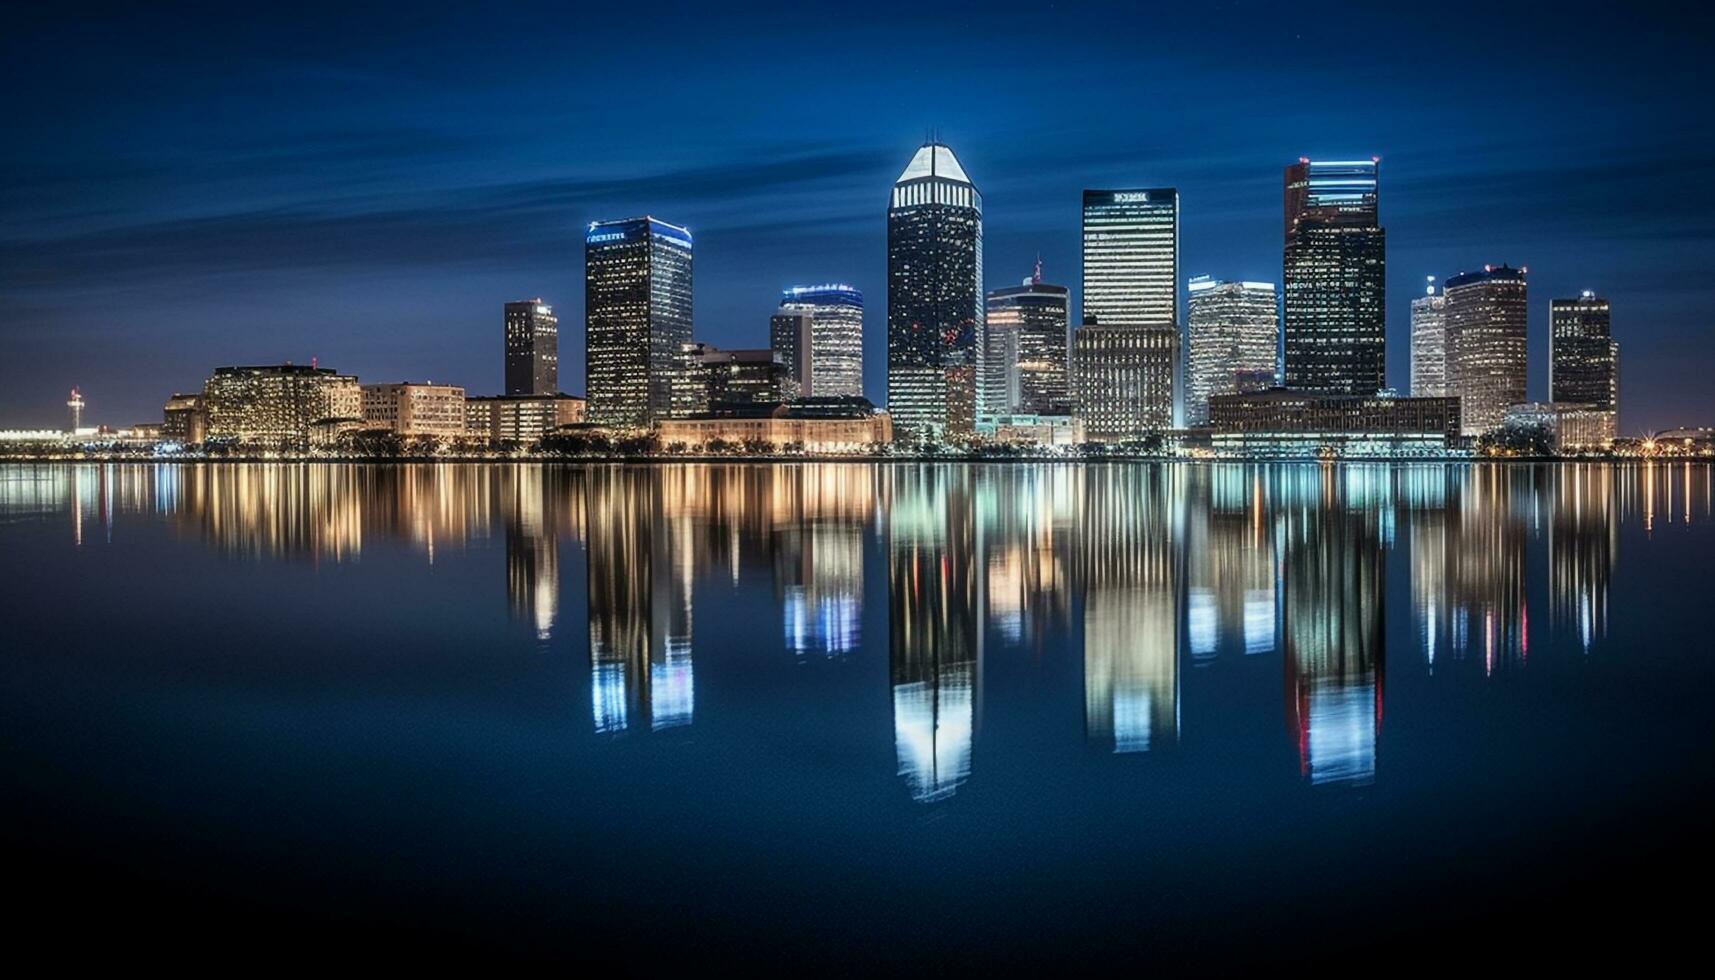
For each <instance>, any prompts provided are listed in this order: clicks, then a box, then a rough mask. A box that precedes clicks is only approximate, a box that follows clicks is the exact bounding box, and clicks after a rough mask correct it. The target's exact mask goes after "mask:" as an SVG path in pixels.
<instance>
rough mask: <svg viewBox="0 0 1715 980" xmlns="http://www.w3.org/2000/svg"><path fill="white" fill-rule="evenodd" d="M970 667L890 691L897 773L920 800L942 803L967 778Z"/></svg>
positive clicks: (945, 671)
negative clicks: (891, 694) (929, 680)
mask: <svg viewBox="0 0 1715 980" xmlns="http://www.w3.org/2000/svg"><path fill="white" fill-rule="evenodd" d="M974 730H975V729H974V726H973V724H972V698H971V668H970V665H969V664H968V663H966V664H961V665H958V666H953V667H948V668H945V669H943V670H941V671H940V672H939V676H938V678H937V679H936V680H935V681H933V682H923V681H918V682H916V683H911V684H897V685H895V686H894V688H893V737H894V745H895V748H896V750H897V751H898V753H899V775H901V776H904V777H905V778H906V780H907V781H908V782H909V783H910V785H911V796H912V798H913V799H916V800H920V801H922V802H925V803H926V802H930V801H932V800H940V799H945V798H946V797H949V796H951V795H953V790H954V789H955V788H957V787H958V785H959V783H961V782H963V781H964V780H965V778H966V777H967V776H969V775H970V774H971V738H972V734H973V732H974Z"/></svg>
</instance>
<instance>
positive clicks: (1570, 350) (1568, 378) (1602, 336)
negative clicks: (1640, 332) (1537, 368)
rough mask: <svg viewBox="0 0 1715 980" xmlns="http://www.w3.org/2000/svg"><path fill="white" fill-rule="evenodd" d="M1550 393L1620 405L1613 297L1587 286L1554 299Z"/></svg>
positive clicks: (1559, 398) (1602, 407)
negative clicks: (1567, 296)
mask: <svg viewBox="0 0 1715 980" xmlns="http://www.w3.org/2000/svg"><path fill="white" fill-rule="evenodd" d="M1548 327H1549V357H1548V390H1549V398H1550V399H1551V400H1553V401H1555V402H1566V403H1572V404H1582V405H1590V406H1592V407H1594V408H1596V409H1597V410H1599V411H1603V412H1618V411H1619V409H1620V345H1619V344H1618V343H1616V342H1615V341H1614V339H1613V337H1612V336H1611V335H1610V334H1609V322H1608V301H1607V300H1605V299H1603V298H1602V297H1600V296H1597V295H1596V294H1595V293H1593V292H1590V291H1589V290H1585V291H1584V293H1583V295H1581V296H1579V297H1578V298H1577V299H1556V300H1550V301H1549V304H1548Z"/></svg>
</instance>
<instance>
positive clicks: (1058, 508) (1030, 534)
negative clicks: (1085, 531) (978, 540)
mask: <svg viewBox="0 0 1715 980" xmlns="http://www.w3.org/2000/svg"><path fill="white" fill-rule="evenodd" d="M1083 475H1084V474H1083V471H1082V470H1080V469H1067V468H1062V467H1040V468H1039V467H1026V466H1018V467H1001V468H998V469H996V470H995V471H993V472H991V473H988V474H985V475H984V477H983V479H982V482H981V483H980V484H979V486H978V495H977V515H978V517H977V519H978V521H979V522H981V525H982V542H983V554H984V559H985V562H984V565H985V572H984V575H985V584H984V589H983V591H984V594H985V595H986V597H987V617H988V627H989V628H990V629H992V630H994V631H996V632H998V633H999V634H1000V635H1001V637H1002V638H1003V639H1004V640H1005V641H1006V642H1007V643H1008V644H1011V645H1017V646H1026V647H1029V648H1031V649H1033V650H1035V651H1037V652H1038V653H1040V652H1041V651H1042V649H1043V647H1044V641H1045V640H1047V639H1048V638H1049V637H1050V636H1052V635H1055V634H1058V633H1060V632H1063V631H1064V630H1065V629H1066V628H1067V627H1068V626H1069V624H1070V621H1071V616H1072V594H1073V590H1074V586H1075V582H1074V580H1073V569H1074V565H1075V562H1076V555H1075V553H1074V549H1073V543H1074V536H1075V534H1076V530H1077V525H1076V514H1077V509H1078V506H1079V503H1080V501H1081V500H1082V487H1083Z"/></svg>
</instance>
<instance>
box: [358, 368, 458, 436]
mask: <svg viewBox="0 0 1715 980" xmlns="http://www.w3.org/2000/svg"><path fill="white" fill-rule="evenodd" d="M363 420H364V421H365V422H368V423H371V424H374V425H381V426H386V427H387V429H388V431H390V432H392V433H393V434H395V435H398V436H403V437H406V438H410V437H413V436H438V437H441V438H448V439H451V438H457V437H458V436H462V435H464V434H465V397H464V389H463V388H460V387H457V386H456V385H437V384H411V383H409V382H406V383H402V384H396V385H364V386H363Z"/></svg>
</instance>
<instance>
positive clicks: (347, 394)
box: [202, 364, 363, 448]
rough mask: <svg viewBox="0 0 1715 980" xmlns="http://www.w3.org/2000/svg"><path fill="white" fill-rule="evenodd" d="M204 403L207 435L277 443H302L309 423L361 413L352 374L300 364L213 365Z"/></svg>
mask: <svg viewBox="0 0 1715 980" xmlns="http://www.w3.org/2000/svg"><path fill="white" fill-rule="evenodd" d="M202 403H203V407H204V410H205V411H206V412H207V413H208V437H209V439H211V440H214V441H217V442H235V443H244V444H256V445H271V446H277V447H281V448H301V447H302V446H304V445H306V444H307V442H308V440H309V434H310V423H312V422H317V421H320V420H322V419H329V418H352V419H354V418H362V416H363V396H362V394H361V391H360V389H359V388H358V384H357V379H356V378H355V377H351V376H349V375H342V374H336V373H335V372H334V371H333V369H332V368H320V367H305V366H304V365H302V364H271V365H266V366H259V367H223V368H215V371H214V374H213V376H211V377H210V378H209V379H208V381H207V382H206V383H205V384H204V385H203V392H202Z"/></svg>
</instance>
